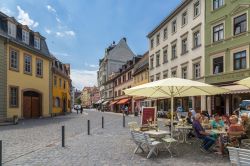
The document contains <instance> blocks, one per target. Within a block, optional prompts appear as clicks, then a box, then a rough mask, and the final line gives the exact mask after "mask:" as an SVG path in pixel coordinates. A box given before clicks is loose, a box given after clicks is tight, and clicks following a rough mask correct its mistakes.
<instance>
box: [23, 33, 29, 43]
mask: <svg viewBox="0 0 250 166" xmlns="http://www.w3.org/2000/svg"><path fill="white" fill-rule="evenodd" d="M22 41H23V42H24V43H26V44H29V32H28V31H26V30H24V29H23V30H22Z"/></svg>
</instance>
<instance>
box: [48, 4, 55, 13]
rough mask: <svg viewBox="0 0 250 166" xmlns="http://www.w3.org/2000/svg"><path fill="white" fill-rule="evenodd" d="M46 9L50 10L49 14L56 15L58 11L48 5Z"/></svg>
mask: <svg viewBox="0 0 250 166" xmlns="http://www.w3.org/2000/svg"><path fill="white" fill-rule="evenodd" d="M46 7H47V9H48V11H49V12H53V13H56V9H55V8H53V7H52V6H50V5H47V6H46Z"/></svg>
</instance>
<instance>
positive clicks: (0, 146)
mask: <svg viewBox="0 0 250 166" xmlns="http://www.w3.org/2000/svg"><path fill="white" fill-rule="evenodd" d="M0 166H2V140H0Z"/></svg>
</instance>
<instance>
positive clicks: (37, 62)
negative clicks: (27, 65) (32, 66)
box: [36, 59, 43, 77]
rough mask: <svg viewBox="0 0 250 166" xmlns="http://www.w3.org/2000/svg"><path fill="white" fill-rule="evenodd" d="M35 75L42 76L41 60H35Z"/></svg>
mask: <svg viewBox="0 0 250 166" xmlns="http://www.w3.org/2000/svg"><path fill="white" fill-rule="evenodd" d="M36 75H37V76H39V77H42V76H43V61H42V60H41V59H37V60H36Z"/></svg>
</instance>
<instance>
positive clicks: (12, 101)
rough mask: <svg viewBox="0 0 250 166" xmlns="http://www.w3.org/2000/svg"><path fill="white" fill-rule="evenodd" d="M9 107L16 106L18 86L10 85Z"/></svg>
mask: <svg viewBox="0 0 250 166" xmlns="http://www.w3.org/2000/svg"><path fill="white" fill-rule="evenodd" d="M9 96H10V107H12V108H13V107H18V87H14V86H11V87H10V91H9Z"/></svg>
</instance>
